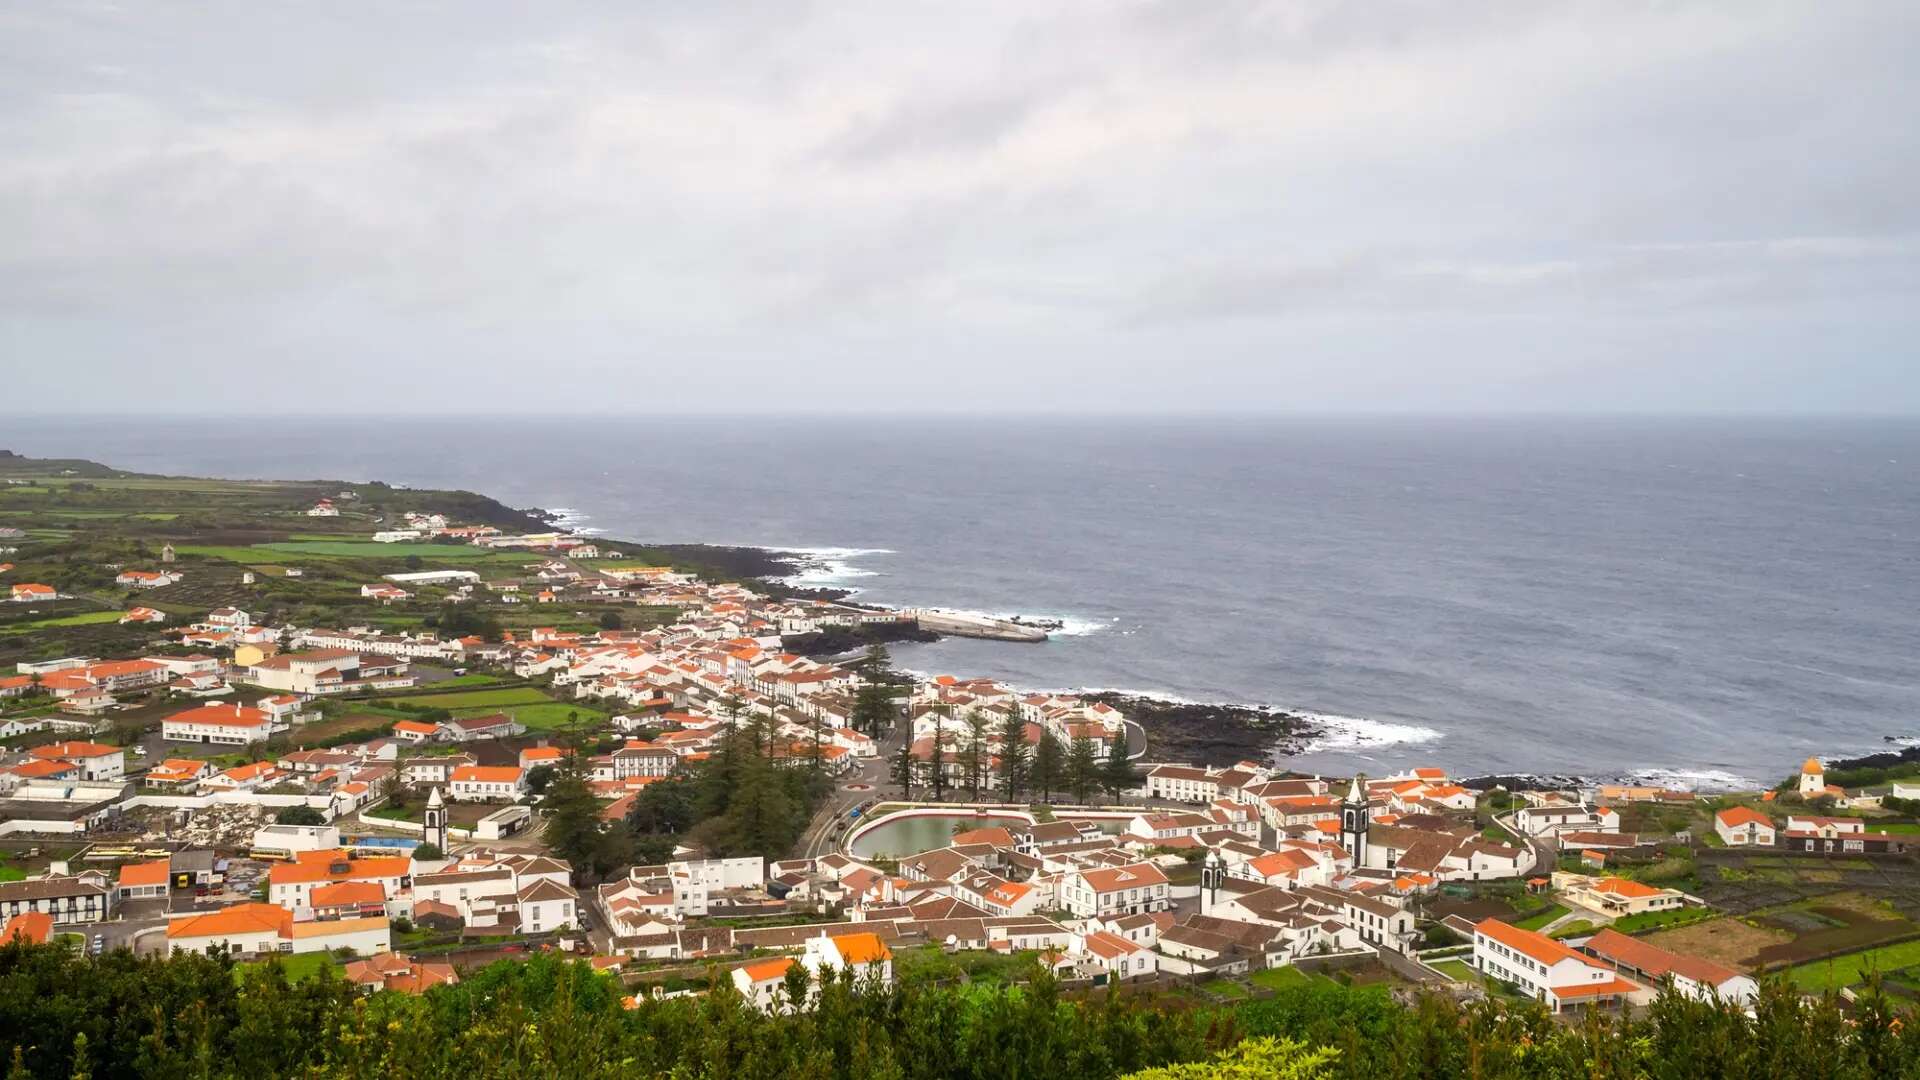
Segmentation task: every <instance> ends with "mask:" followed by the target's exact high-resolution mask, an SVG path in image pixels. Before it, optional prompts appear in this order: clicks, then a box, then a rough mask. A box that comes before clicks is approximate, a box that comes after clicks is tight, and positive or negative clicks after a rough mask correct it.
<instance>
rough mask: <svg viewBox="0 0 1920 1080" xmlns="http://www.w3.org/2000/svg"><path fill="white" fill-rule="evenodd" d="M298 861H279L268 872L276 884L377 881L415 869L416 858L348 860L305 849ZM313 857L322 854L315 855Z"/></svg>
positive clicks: (268, 876)
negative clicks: (414, 859) (414, 861)
mask: <svg viewBox="0 0 1920 1080" xmlns="http://www.w3.org/2000/svg"><path fill="white" fill-rule="evenodd" d="M301 856H302V857H301V859H300V861H298V862H291V863H276V864H274V867H273V869H271V870H269V871H267V880H268V881H269V882H271V883H273V884H275V885H306V884H311V883H314V882H320V881H375V880H378V879H381V878H392V877H401V876H403V875H405V874H410V873H412V872H413V860H412V859H410V858H407V857H406V856H404V855H401V856H379V857H375V858H371V859H349V858H347V857H346V856H345V855H342V854H340V853H339V852H337V851H322V852H312V851H309V852H302V853H301ZM313 856H319V857H318V858H314V857H313Z"/></svg>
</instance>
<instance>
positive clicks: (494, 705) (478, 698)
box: [381, 686, 553, 711]
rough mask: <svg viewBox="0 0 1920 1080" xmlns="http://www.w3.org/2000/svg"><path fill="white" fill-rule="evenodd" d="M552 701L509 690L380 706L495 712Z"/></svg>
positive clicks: (419, 697)
mask: <svg viewBox="0 0 1920 1080" xmlns="http://www.w3.org/2000/svg"><path fill="white" fill-rule="evenodd" d="M552 703H553V699H552V698H550V697H548V696H547V695H546V694H543V693H541V692H540V691H538V690H536V689H534V688H533V687H531V686H511V687H508V688H506V689H504V690H460V691H456V692H454V693H450V694H415V695H412V696H410V697H396V698H384V699H382V701H381V704H384V705H418V706H421V707H423V708H428V709H453V710H456V711H459V710H465V709H498V708H501V707H502V706H508V705H547V704H552Z"/></svg>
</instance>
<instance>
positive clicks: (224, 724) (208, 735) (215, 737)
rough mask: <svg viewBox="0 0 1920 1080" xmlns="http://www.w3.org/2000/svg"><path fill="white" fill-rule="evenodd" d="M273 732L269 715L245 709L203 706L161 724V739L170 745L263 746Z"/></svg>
mask: <svg viewBox="0 0 1920 1080" xmlns="http://www.w3.org/2000/svg"><path fill="white" fill-rule="evenodd" d="M273 731H274V728H273V722H272V720H271V719H270V718H269V717H268V716H267V714H266V713H263V712H261V711H260V710H259V709H249V708H247V707H246V706H244V705H202V706H200V707H199V708H197V709H188V710H187V711H185V712H180V713H175V714H173V715H172V716H169V717H167V718H166V719H165V720H163V721H161V723H160V737H161V738H163V739H165V740H167V741H168V742H195V743H216V744H220V745H224V746H245V745H247V744H248V743H255V742H263V741H265V740H266V738H267V736H269V735H271V734H273Z"/></svg>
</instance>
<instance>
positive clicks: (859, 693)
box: [852, 682, 899, 739]
mask: <svg viewBox="0 0 1920 1080" xmlns="http://www.w3.org/2000/svg"><path fill="white" fill-rule="evenodd" d="M898 719H899V713H898V711H897V710H896V709H895V708H894V705H893V687H892V686H889V685H888V684H886V683H883V682H867V683H862V684H861V686H860V689H858V690H856V691H854V695H853V716H852V721H853V729H854V730H855V731H859V732H862V733H864V734H866V735H870V736H872V737H873V738H876V739H877V738H880V737H881V736H882V735H885V734H886V733H887V732H888V731H889V730H891V729H892V728H893V726H894V724H895V723H896V722H897V721H898Z"/></svg>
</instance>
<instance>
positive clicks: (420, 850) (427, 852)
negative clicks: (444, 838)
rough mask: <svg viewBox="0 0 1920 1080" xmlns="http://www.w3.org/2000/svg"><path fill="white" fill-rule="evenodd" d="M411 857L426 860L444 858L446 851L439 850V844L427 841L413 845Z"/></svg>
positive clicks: (432, 860) (431, 860)
mask: <svg viewBox="0 0 1920 1080" xmlns="http://www.w3.org/2000/svg"><path fill="white" fill-rule="evenodd" d="M413 857H414V858H415V859H420V860H424V861H426V862H434V861H437V860H439V859H444V858H446V857H447V853H446V852H444V851H441V850H440V845H438V844H432V843H427V844H420V845H418V846H417V847H415V848H414V849H413Z"/></svg>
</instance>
